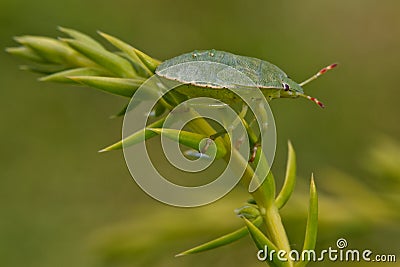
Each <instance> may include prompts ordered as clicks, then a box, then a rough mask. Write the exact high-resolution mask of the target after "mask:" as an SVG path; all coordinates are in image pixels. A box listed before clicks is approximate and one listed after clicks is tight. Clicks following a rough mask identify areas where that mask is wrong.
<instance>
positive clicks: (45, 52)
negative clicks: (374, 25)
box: [14, 35, 95, 67]
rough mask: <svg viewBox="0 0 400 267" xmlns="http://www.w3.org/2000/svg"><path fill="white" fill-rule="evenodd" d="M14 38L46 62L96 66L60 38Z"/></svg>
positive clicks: (70, 65)
mask: <svg viewBox="0 0 400 267" xmlns="http://www.w3.org/2000/svg"><path fill="white" fill-rule="evenodd" d="M14 39H15V40H16V41H17V42H18V43H20V44H22V45H24V46H26V47H28V48H30V49H31V50H33V51H35V53H36V54H37V55H39V56H40V57H41V58H42V59H43V60H44V61H45V62H46V63H53V64H60V65H65V66H69V67H84V66H85V67H86V66H95V65H94V63H93V62H92V61H90V60H89V59H87V58H85V57H83V56H82V55H80V54H79V53H77V52H76V51H74V49H72V48H71V47H69V46H68V45H67V44H65V43H63V42H61V41H59V40H55V39H53V38H48V37H42V36H30V35H25V36H20V37H15V38H14Z"/></svg>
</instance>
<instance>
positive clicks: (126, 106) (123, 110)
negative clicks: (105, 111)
mask: <svg viewBox="0 0 400 267" xmlns="http://www.w3.org/2000/svg"><path fill="white" fill-rule="evenodd" d="M128 107H129V103H128V104H126V105H125V106H124V107H123V108H122V109H121V110H120V111H119V112H118V113H117V114H115V115H112V116H110V119H115V118H118V117H121V116H124V115H125V113H126V112H127V111H128Z"/></svg>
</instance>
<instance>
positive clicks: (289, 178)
mask: <svg viewBox="0 0 400 267" xmlns="http://www.w3.org/2000/svg"><path fill="white" fill-rule="evenodd" d="M295 184H296V153H295V151H294V149H293V146H292V143H291V142H290V141H289V142H288V161H287V164H286V176H285V182H284V184H283V187H282V190H281V192H280V193H279V195H278V196H277V198H276V200H275V204H276V206H277V207H278V209H281V208H282V207H283V206H285V204H286V203H287V201H288V200H289V198H290V196H291V195H292V193H293V190H294V186H295Z"/></svg>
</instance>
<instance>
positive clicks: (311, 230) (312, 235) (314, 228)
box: [296, 174, 318, 267]
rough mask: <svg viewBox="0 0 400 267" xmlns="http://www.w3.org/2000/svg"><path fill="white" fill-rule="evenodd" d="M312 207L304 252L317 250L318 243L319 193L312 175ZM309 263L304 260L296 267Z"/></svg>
mask: <svg viewBox="0 0 400 267" xmlns="http://www.w3.org/2000/svg"><path fill="white" fill-rule="evenodd" d="M309 203H310V204H309V205H310V206H309V208H308V218H307V226H306V234H305V237H304V244H303V251H306V250H315V245H316V243H317V232H318V193H317V188H316V186H315V182H314V175H313V174H311V183H310V202H309ZM307 263H308V260H307V259H305V260H302V261H299V262H297V263H296V267H304V266H306V265H307Z"/></svg>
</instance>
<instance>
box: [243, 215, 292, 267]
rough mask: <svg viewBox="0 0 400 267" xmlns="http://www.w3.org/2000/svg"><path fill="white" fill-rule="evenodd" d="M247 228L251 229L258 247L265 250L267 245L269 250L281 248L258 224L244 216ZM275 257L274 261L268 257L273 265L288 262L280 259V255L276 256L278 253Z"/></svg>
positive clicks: (284, 264)
mask: <svg viewBox="0 0 400 267" xmlns="http://www.w3.org/2000/svg"><path fill="white" fill-rule="evenodd" d="M243 220H244V222H245V224H246V227H247V229H248V230H249V233H250V236H251V238H252V239H253V241H254V243H255V244H256V246H257V248H258V249H260V250H261V249H262V250H264V249H265V247H267V248H268V251H271V250H275V251H279V249H278V248H277V247H276V246H275V245H274V244H273V243H272V242H271V241H270V240H269V239H268V237H266V236H265V235H264V233H263V232H262V231H261V230H260V229H258V228H257V226H256V225H254V224H253V223H252V222H251V221H249V220H247V219H246V218H243ZM274 256H275V257H273V258H272V261H271V260H270V259H269V258H267V261H268V264H270V265H271V266H279V267H280V266H287V265H288V262H287V261H286V262H282V261H279V259H278V257H276V254H274Z"/></svg>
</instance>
